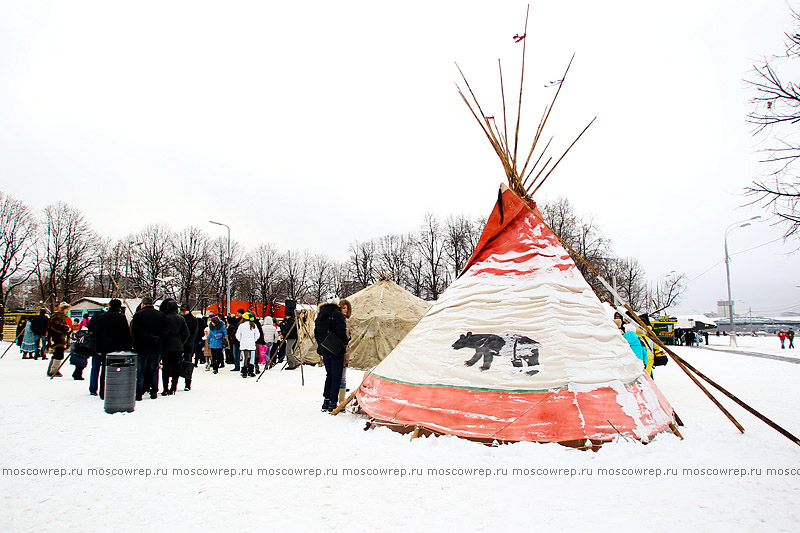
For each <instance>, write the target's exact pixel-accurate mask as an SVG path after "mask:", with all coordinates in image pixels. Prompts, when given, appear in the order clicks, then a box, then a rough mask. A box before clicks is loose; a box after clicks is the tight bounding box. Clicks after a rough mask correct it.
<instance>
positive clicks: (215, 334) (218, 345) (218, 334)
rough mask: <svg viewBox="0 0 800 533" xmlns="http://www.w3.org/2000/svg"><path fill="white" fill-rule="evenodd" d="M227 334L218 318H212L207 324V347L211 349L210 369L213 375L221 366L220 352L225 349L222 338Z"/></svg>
mask: <svg viewBox="0 0 800 533" xmlns="http://www.w3.org/2000/svg"><path fill="white" fill-rule="evenodd" d="M227 334H228V330H227V329H225V324H223V323H222V321H221V320H220V319H219V317H218V316H212V317H211V320H209V322H208V347H209V348H210V349H211V368H212V369H214V373H215V374H216V373H217V370H218V369H219V367H220V366H222V357H223V355H222V350H223V348H224V347H225V341H224V338H225V336H226V335H227Z"/></svg>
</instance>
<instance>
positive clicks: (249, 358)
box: [236, 313, 261, 378]
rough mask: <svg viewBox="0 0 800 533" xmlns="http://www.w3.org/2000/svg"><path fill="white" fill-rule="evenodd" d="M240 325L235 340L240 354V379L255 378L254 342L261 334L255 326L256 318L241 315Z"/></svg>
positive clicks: (247, 314)
mask: <svg viewBox="0 0 800 533" xmlns="http://www.w3.org/2000/svg"><path fill="white" fill-rule="evenodd" d="M242 318H243V319H244V320H242V322H241V324H239V327H238V328H237V329H236V339H237V340H238V341H239V351H240V352H241V353H242V363H243V364H242V377H243V378H246V377H247V376H250V377H255V375H256V374H255V368H256V366H255V364H256V341H257V340H258V337H259V336H260V335H261V332H260V331H259V330H258V326H256V317H255V316H251V315H250V314H249V313H245V314H244V315H242Z"/></svg>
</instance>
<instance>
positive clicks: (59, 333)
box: [47, 302, 72, 377]
mask: <svg viewBox="0 0 800 533" xmlns="http://www.w3.org/2000/svg"><path fill="white" fill-rule="evenodd" d="M69 310H70V305H69V304H68V303H66V302H62V303H60V304H59V305H58V308H57V309H56V312H55V313H53V316H51V317H50V323H49V324H48V326H47V332H48V335H49V337H50V344H52V345H53V359H56V360H63V359H64V350H66V349H67V345H68V344H69V334H70V332H71V331H72V328H71V327H70V325H69V322H67V315H68V314H69ZM53 366H54V365H53V364H52V363H51V365H50V367H53ZM53 373H55V375H56V376H57V377H61V372H58V367H57V366H56V367H55V369H54V370H53ZM48 375H52V373H51V371H50V368H48Z"/></svg>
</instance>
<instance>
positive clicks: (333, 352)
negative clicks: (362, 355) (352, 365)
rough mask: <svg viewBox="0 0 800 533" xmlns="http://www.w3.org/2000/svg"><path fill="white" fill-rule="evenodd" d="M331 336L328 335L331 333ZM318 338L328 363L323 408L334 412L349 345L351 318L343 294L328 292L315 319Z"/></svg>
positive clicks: (322, 353)
mask: <svg viewBox="0 0 800 533" xmlns="http://www.w3.org/2000/svg"><path fill="white" fill-rule="evenodd" d="M329 335H330V336H331V337H330V338H329V339H328V336H329ZM314 338H315V339H316V340H317V353H318V354H320V355H321V356H322V362H323V363H325V374H326V375H325V389H324V391H323V393H322V395H323V397H324V398H325V401H324V402H323V403H322V411H323V412H330V411H333V410H334V409H335V408H336V405H337V404H338V401H337V400H338V398H339V384H340V383H341V381H342V370H343V369H344V353H345V350H346V349H347V343H348V339H347V322H346V321H345V318H344V315H343V314H342V310H341V308H340V307H339V298H338V297H337V296H336V295H335V294H332V293H331V294H328V296H327V297H326V299H325V303H324V304H321V305H320V306H319V313H318V314H317V320H316V321H315V323H314Z"/></svg>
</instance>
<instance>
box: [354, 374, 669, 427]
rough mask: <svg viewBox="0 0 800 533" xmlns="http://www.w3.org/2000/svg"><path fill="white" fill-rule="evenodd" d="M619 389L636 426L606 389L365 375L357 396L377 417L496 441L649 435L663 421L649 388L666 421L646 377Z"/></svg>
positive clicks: (666, 406)
mask: <svg viewBox="0 0 800 533" xmlns="http://www.w3.org/2000/svg"><path fill="white" fill-rule="evenodd" d="M625 388H626V389H627V391H628V392H630V393H631V397H632V398H634V399H635V405H629V406H626V409H628V410H631V409H632V410H633V411H634V413H633V414H635V415H636V416H637V417H638V419H639V420H638V423H637V420H634V418H633V417H631V416H630V413H626V412H624V410H623V407H622V406H621V405H620V404H619V403H618V402H617V396H618V395H617V392H616V391H615V390H614V389H612V388H610V387H600V388H598V389H595V390H592V391H588V392H573V391H569V390H567V389H561V390H558V391H554V392H501V391H474V390H467V389H459V388H450V387H432V386H422V385H411V384H406V383H398V382H394V381H388V380H385V379H382V378H380V377H378V376H375V375H371V376H368V377H367V378H366V379H365V380H364V382H363V383H362V384H361V387H359V390H358V393H357V397H358V402H359V406H360V407H361V408H362V409H364V411H366V412H367V414H369V415H370V416H371V417H373V418H375V419H377V420H382V421H385V422H390V423H394V424H400V425H408V426H422V427H426V428H428V429H432V430H434V431H438V432H440V433H446V434H450V435H457V436H460V437H466V438H472V439H480V440H484V439H489V440H492V439H496V440H498V441H501V442H517V441H537V442H565V441H573V440H582V439H592V440H598V441H609V440H613V439H614V438H615V437H616V436H617V435H619V434H620V433H621V434H622V435H625V436H630V437H634V438H645V437H647V438H649V437H652V436H653V435H655V434H656V433H658V432H660V431H663V430H664V429H665V428H666V427H667V426H668V425H669V422H662V423H656V422H655V420H654V417H653V414H652V412H651V411H650V409H652V408H653V406H648V405H647V402H646V401H645V400H644V397H645V394H646V392H647V391H651V392H654V393H655V396H656V397H657V399H658V404H659V405H658V407H659V409H660V410H661V414H662V415H664V416H660V417H659V418H660V419H661V420H662V421H663V420H670V421H671V419H672V415H671V413H672V408H671V407H670V406H669V404H668V403H667V401H666V399H665V398H664V397H663V395H662V394H661V393H660V391H658V389H657V388H656V387H655V386H654V385H653V382H652V381H651V380H650V379H649V377H644V376H643V377H642V378H640V379H639V380H637V381H636V382H634V383H632V384H630V385H627V386H626V387H625ZM637 427H639V428H645V429H644V431H645V433H646V435H641V434H640V435H636V433H635V432H634V430H636V429H637Z"/></svg>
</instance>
